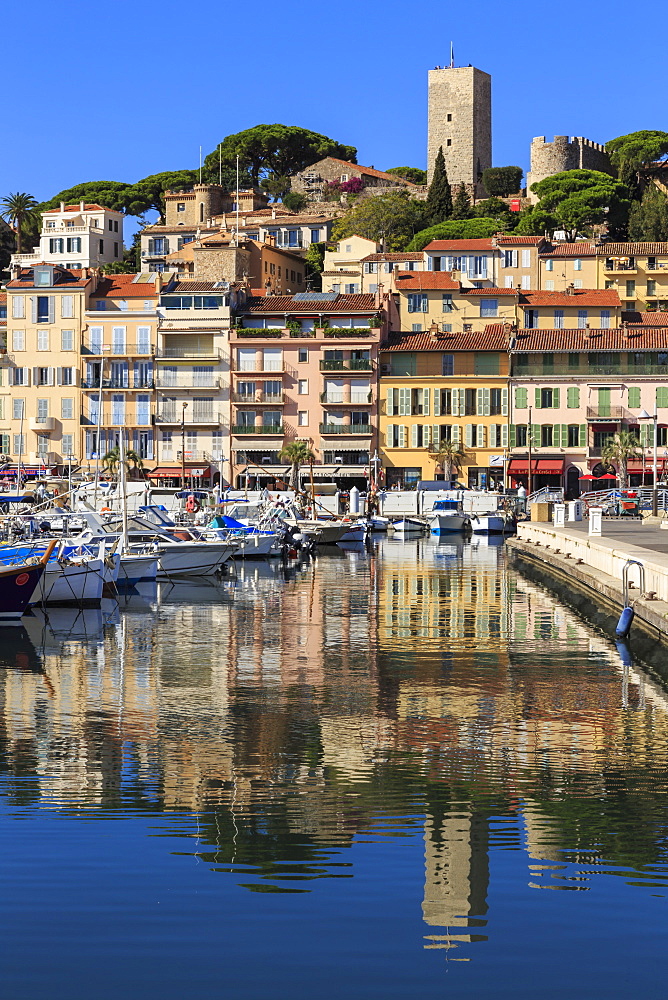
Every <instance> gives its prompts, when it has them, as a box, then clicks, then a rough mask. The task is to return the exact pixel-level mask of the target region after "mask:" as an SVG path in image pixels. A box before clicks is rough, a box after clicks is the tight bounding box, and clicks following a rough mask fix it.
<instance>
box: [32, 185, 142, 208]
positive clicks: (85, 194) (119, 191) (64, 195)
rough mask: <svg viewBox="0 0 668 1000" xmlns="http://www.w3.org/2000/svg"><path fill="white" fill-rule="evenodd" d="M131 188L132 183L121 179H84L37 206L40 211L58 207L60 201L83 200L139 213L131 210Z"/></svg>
mask: <svg viewBox="0 0 668 1000" xmlns="http://www.w3.org/2000/svg"><path fill="white" fill-rule="evenodd" d="M133 188H134V185H133V184H126V183H125V182H123V181H84V182H83V183H81V184H75V185H74V187H71V188H66V189H65V190H64V191H59V192H58V194H54V196H53V198H49V200H48V201H44V202H42V204H41V205H40V206H39V208H40V211H42V212H44V211H46V210H47V209H49V208H59V207H60V203H61V201H64V202H65V204H66V205H76V204H78V203H79V202H80V201H83V202H88V203H89V204H96V205H102V206H103V207H104V208H111V209H112V210H113V211H115V212H128V213H129V214H130V215H135V214H137V215H139V214H141V213H140V212H136V213H135V212H133V211H132V210H131V205H132V203H133V196H134V191H133ZM142 211H143V209H142Z"/></svg>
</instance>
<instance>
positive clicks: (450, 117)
mask: <svg viewBox="0 0 668 1000" xmlns="http://www.w3.org/2000/svg"><path fill="white" fill-rule="evenodd" d="M446 121H449V122H451V121H452V115H451V114H448V115H446Z"/></svg>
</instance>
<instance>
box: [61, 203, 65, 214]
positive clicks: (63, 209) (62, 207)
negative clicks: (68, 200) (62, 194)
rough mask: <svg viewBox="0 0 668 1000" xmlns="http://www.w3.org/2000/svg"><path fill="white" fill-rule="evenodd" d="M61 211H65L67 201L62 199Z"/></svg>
mask: <svg viewBox="0 0 668 1000" xmlns="http://www.w3.org/2000/svg"><path fill="white" fill-rule="evenodd" d="M60 211H61V212H64V211H65V202H64V201H61V203H60Z"/></svg>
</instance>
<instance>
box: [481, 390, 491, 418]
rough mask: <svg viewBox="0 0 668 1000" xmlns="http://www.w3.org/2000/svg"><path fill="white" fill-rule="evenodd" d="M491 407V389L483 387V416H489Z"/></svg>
mask: <svg viewBox="0 0 668 1000" xmlns="http://www.w3.org/2000/svg"><path fill="white" fill-rule="evenodd" d="M490 409H491V405H490V395H489V389H483V390H482V415H483V417H488V416H489V411H490Z"/></svg>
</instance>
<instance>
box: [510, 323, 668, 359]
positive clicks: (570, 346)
mask: <svg viewBox="0 0 668 1000" xmlns="http://www.w3.org/2000/svg"><path fill="white" fill-rule="evenodd" d="M667 348H668V326H666V327H644V328H643V327H632V328H628V327H627V329H626V330H624V329H619V330H520V331H519V332H518V334H517V337H516V339H515V351H518V352H520V353H523V352H525V351H527V352H528V351H543V352H544V351H548V352H550V353H551V354H553V353H560V352H566V351H570V352H576V351H638V350H644V351H656V350H666V349H667Z"/></svg>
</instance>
